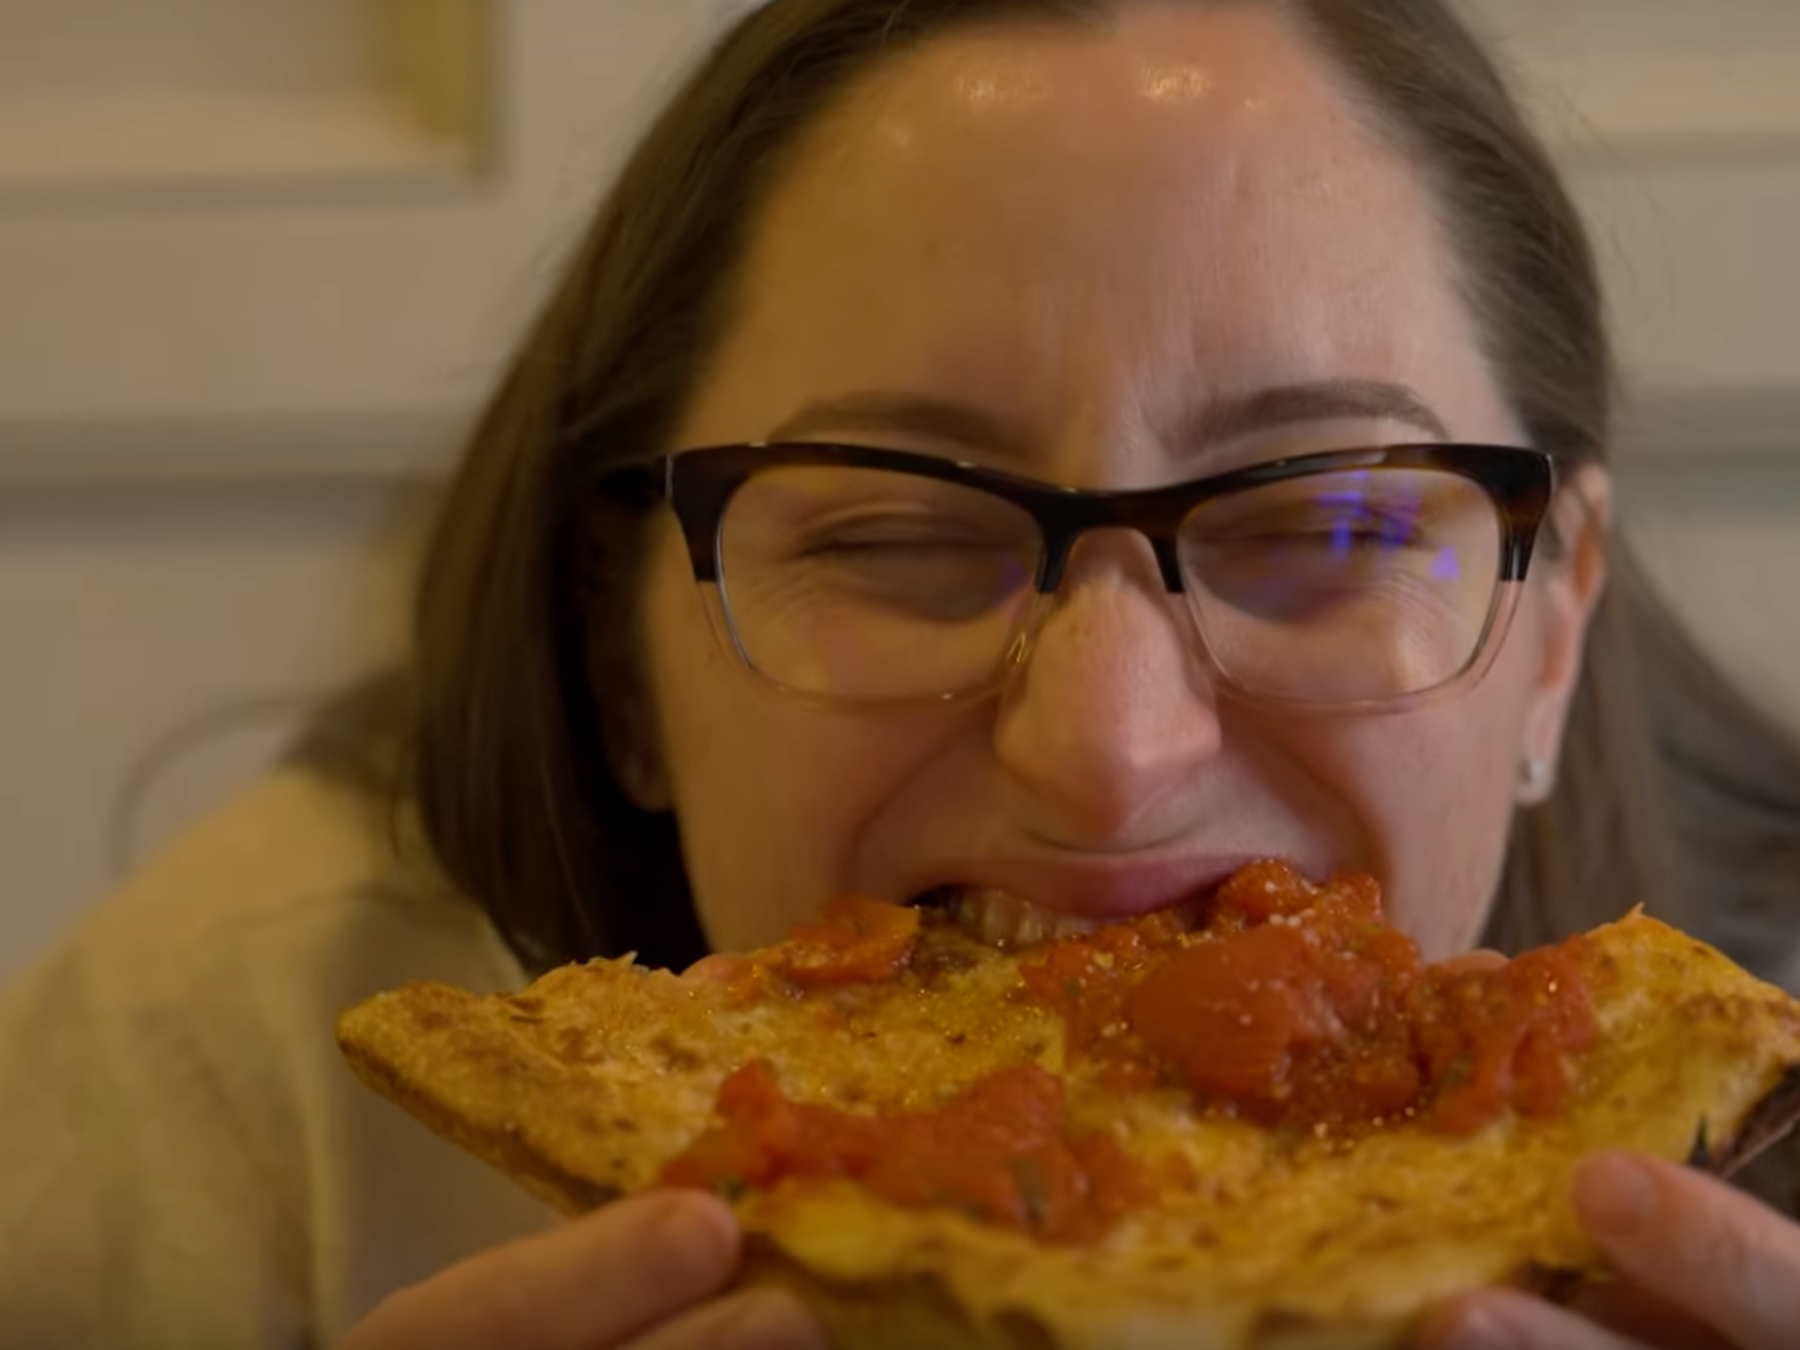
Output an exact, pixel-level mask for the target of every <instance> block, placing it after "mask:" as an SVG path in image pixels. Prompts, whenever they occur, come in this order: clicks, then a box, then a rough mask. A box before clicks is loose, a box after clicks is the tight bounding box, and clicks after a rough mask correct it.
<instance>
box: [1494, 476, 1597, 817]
mask: <svg viewBox="0 0 1800 1350" xmlns="http://www.w3.org/2000/svg"><path fill="white" fill-rule="evenodd" d="M1612 527H1613V487H1612V477H1611V475H1610V474H1608V473H1607V471H1606V470H1605V469H1604V468H1602V467H1600V466H1599V465H1596V464H1589V465H1583V466H1582V467H1581V468H1580V469H1578V470H1576V471H1575V473H1574V474H1573V475H1572V476H1571V478H1570V479H1569V481H1568V482H1566V483H1564V484H1563V485H1562V486H1561V488H1560V489H1559V491H1558V492H1557V495H1556V500H1555V501H1554V502H1552V503H1551V507H1550V517H1549V519H1548V520H1547V521H1546V522H1545V526H1544V532H1543V533H1542V534H1541V535H1540V536H1539V540H1538V547H1537V552H1536V559H1535V561H1534V562H1533V564H1532V566H1533V570H1534V571H1536V570H1537V569H1538V568H1540V567H1541V568H1542V569H1543V571H1542V573H1541V576H1542V591H1541V595H1542V604H1541V605H1540V606H1538V622H1539V623H1540V625H1541V632H1540V641H1539V658H1538V668H1537V673H1536V679H1535V681H1534V684H1533V688H1532V693H1531V701H1530V704H1529V706H1528V708H1527V710H1526V717H1525V743H1524V745H1523V746H1521V747H1520V754H1519V759H1520V763H1521V764H1523V765H1532V766H1536V768H1535V771H1533V772H1529V773H1522V774H1521V775H1520V781H1519V789H1518V799H1519V803H1520V805H1523V806H1536V805H1538V804H1539V803H1541V802H1543V801H1545V800H1546V799H1547V798H1548V797H1549V796H1550V794H1551V793H1552V791H1554V790H1555V786H1556V763H1557V759H1558V757H1559V755H1560V753H1561V750H1562V738H1563V728H1564V727H1565V726H1566V725H1567V723H1568V717H1569V706H1570V704H1571V702H1572V701H1573V700H1574V697H1575V690H1576V687H1577V686H1578V685H1579V683H1580V681H1581V668H1582V656H1583V653H1584V652H1585V650H1586V645H1587V632H1588V625H1589V623H1590V622H1591V621H1592V619H1593V617H1594V610H1595V608H1596V607H1597V606H1598V605H1599V603H1600V597H1601V596H1602V595H1603V594H1604V593H1605V591H1606V578H1607V558H1608V554H1609V549H1610V540H1611V538H1612Z"/></svg>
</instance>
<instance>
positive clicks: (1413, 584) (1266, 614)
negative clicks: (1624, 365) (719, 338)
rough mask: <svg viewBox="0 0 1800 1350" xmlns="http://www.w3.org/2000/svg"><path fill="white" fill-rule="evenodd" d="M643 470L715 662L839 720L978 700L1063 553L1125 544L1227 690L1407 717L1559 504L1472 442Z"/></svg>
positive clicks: (1542, 460) (747, 456) (798, 461)
mask: <svg viewBox="0 0 1800 1350" xmlns="http://www.w3.org/2000/svg"><path fill="white" fill-rule="evenodd" d="M647 468H648V470H649V472H651V473H653V474H655V476H656V479H657V486H658V489H659V491H660V495H662V496H663V497H665V498H666V499H667V501H668V502H669V504H670V505H671V506H672V507H673V509H674V511H675V514H676V516H677V518H678V519H679V521H680V524H681V528H682V532H683V534H684V535H685V537H686V541H687V548H688V552H689V554H690V557H691V559H692V563H693V571H694V577H695V580H696V581H697V582H699V583H700V584H701V585H702V587H703V588H704V589H705V590H706V591H707V592H708V601H709V608H710V610H711V613H712V616H713V619H714V625H715V628H716V630H717V632H718V634H719V637H720V639H721V640H722V641H723V643H724V644H725V646H726V647H727V649H729V650H730V651H731V652H732V653H734V654H735V655H736V656H737V657H738V658H739V659H741V660H742V661H743V662H744V663H745V664H746V665H747V666H749V667H750V669H752V670H753V671H755V672H757V673H758V674H760V675H762V676H763V677H764V678H766V679H768V680H771V681H773V682H774V683H775V684H777V685H779V686H781V687H782V688H784V689H786V690H789V691H791V692H794V693H797V694H802V695H808V696H813V697H818V698H822V699H828V700H834V701H846V702H853V703H900V702H907V701H913V700H928V699H953V698H959V697H970V696H975V695H980V694H984V693H988V692H991V691H992V690H994V689H995V688H997V687H998V686H1000V685H1001V684H1002V683H1003V682H1004V681H1005V680H1006V679H1007V678H1008V676H1009V674H1010V672H1011V671H1013V670H1014V669H1015V668H1017V667H1018V666H1019V665H1021V664H1022V663H1023V662H1024V661H1025V660H1026V659H1027V657H1028V656H1029V654H1030V652H1031V649H1032V645H1033V642H1034V640H1035V638H1036V636H1037V633H1038V631H1039V629H1040V628H1041V626H1042V624H1043V622H1044V620H1045V618H1046V617H1047V616H1048V615H1049V613H1050V612H1051V611H1052V610H1053V609H1054V606H1055V596H1056V592H1057V589H1058V587H1059V586H1060V584H1061V581H1062V577H1063V574H1064V572H1065V570H1066V569H1067V566H1068V562H1069V558H1070V555H1071V553H1072V551H1073V549H1074V546H1075V544H1076V542H1077V541H1078V540H1079V539H1080V538H1081V537H1082V536H1083V535H1084V534H1086V533H1088V532H1089V531H1093V530H1100V529H1119V528H1123V529H1128V530H1134V531H1136V532H1138V533H1139V534H1141V535H1142V536H1143V537H1144V538H1145V539H1146V540H1147V541H1148V542H1149V544H1150V547H1151V550H1152V552H1153V555H1154V557H1155V560H1156V565H1157V568H1158V570H1159V571H1160V573H1161V579H1162V583H1163V585H1164V587H1165V588H1166V589H1167V590H1168V592H1169V593H1170V594H1171V595H1175V596H1179V597H1181V598H1182V599H1183V600H1184V601H1185V604H1186V606H1187V609H1188V611H1189V613H1190V614H1191V615H1192V618H1193V625H1194V630H1195V632H1196V633H1197V635H1198V638H1199V641H1200V644H1201V646H1202V647H1203V648H1204V654H1205V656H1206V658H1207V659H1208V660H1209V661H1210V663H1211V665H1212V666H1213V668H1214V669H1215V671H1216V674H1217V676H1218V677H1219V678H1220V679H1221V680H1222V681H1223V682H1224V684H1226V685H1228V686H1229V687H1231V688H1232V689H1233V690H1235V691H1236V692H1237V693H1238V694H1239V695H1241V696H1243V697H1246V698H1249V699H1252V700H1257V701H1264V702H1271V703H1277V704H1282V705H1287V706H1297V707H1311V708H1321V709H1325V708H1329V709H1357V708H1370V709H1373V708H1383V709H1386V708H1394V707H1398V706H1403V705H1407V704H1410V703H1412V702H1415V701H1417V700H1421V699H1424V698H1427V697H1430V696H1433V695H1437V694H1441V693H1444V692H1446V691H1449V690H1451V689H1454V688H1457V687H1460V686H1461V685H1462V684H1463V683H1464V682H1466V681H1473V680H1474V679H1477V678H1479V676H1480V674H1481V673H1482V672H1483V671H1484V670H1485V669H1486V666H1487V664H1488V663H1489V662H1490V661H1491V660H1492V656H1493V653H1494V651H1495V650H1496V649H1497V648H1498V645H1499V640H1500V638H1501V637H1502V636H1503V635H1504V633H1505V630H1506V626H1507V624H1508V622H1509V621H1510V618H1511V614H1512V610H1513V607H1514V605H1515V604H1516V600H1517V593H1518V586H1517V585H1516V584H1515V583H1518V582H1522V581H1523V580H1524V579H1525V576H1526V572H1527V569H1528V568H1529V566H1530V563H1531V554H1532V548H1533V544H1534V542H1535V540H1536V538H1537V534H1538V530H1539V528H1540V526H1541V524H1542V522H1543V519H1544V516H1545V513H1546V511H1547V510H1548V508H1549V504H1550V501H1551V498H1552V496H1553V494H1554V491H1555V485H1556V482H1555V469H1554V466H1553V463H1552V461H1551V459H1550V457H1549V456H1548V455H1545V454H1542V453H1539V452H1537V451H1534V450H1523V449H1516V448H1510V447H1501V446H1484V445H1400V446H1388V447H1383V448H1379V449H1367V450H1339V451H1333V452H1330V453H1325V454H1315V455H1307V456H1303V457H1298V458H1292V459H1284V460H1278V461H1275V462H1272V463H1267V464H1259V465H1256V466H1254V467H1250V468H1245V469H1239V470H1236V471H1233V472H1229V473H1223V474H1219V475H1216V476H1214V477H1209V478H1202V479H1199V480H1197V481H1195V482H1190V483H1181V484H1177V485H1174V486H1170V487H1162V488H1154V489H1150V490H1147V491H1127V492H1117V491H1100V490H1093V489H1084V488H1069V487H1059V486H1056V485H1053V484H1047V483H1042V482H1038V481H1035V480H1032V479H1028V478H1023V477H1019V476H1016V475H1013V474H1008V473H1003V472H999V471H996V470H992V469H987V468H982V467H979V466H976V465H971V464H964V463H958V462H955V461H952V460H947V459H942V458H939V457H936V456H931V455H920V454H913V453H909V452H905V451H898V450H878V449H870V448H866V447H860V446H843V445H826V444H815V443H810V442H809V443H799V444H771V445H737V446H724V447H718V448H712V449H696V450H686V451H681V452H678V453H676V454H673V455H668V456H665V457H663V458H661V459H659V460H656V461H654V462H653V463H652V464H651V465H649V466H647ZM642 471H643V470H640V472H642Z"/></svg>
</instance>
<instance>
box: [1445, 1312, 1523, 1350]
mask: <svg viewBox="0 0 1800 1350" xmlns="http://www.w3.org/2000/svg"><path fill="white" fill-rule="evenodd" d="M1529 1344H1530V1342H1528V1341H1527V1340H1526V1339H1525V1337H1524V1336H1523V1335H1522V1334H1521V1333H1520V1331H1519V1329H1518V1328H1517V1327H1515V1326H1514V1325H1513V1324H1512V1323H1511V1322H1509V1321H1507V1320H1506V1318H1505V1317H1504V1316H1503V1315H1501V1314H1499V1313H1496V1312H1492V1311H1490V1310H1489V1309H1486V1308H1471V1309H1470V1310H1469V1311H1468V1312H1466V1313H1464V1314H1463V1315H1462V1316H1461V1317H1459V1318H1457V1320H1456V1323H1455V1325H1454V1326H1452V1327H1451V1328H1450V1330H1449V1333H1448V1334H1447V1335H1444V1336H1442V1337H1439V1338H1437V1339H1434V1340H1433V1341H1432V1350H1528V1346H1529Z"/></svg>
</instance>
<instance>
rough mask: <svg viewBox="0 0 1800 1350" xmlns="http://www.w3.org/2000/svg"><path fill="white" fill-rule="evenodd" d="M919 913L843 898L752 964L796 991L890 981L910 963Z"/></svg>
mask: <svg viewBox="0 0 1800 1350" xmlns="http://www.w3.org/2000/svg"><path fill="white" fill-rule="evenodd" d="M918 940H919V911H918V910H916V909H911V908H907V907H904V906H901V905H890V904H886V903H885V902H883V901H880V900H871V899H869V898H868V897H866V896H861V895H849V896H843V897H841V898H840V899H837V900H833V901H832V902H831V903H830V904H828V905H826V906H825V909H824V911H823V912H822V913H821V914H820V916H819V921H818V922H817V923H810V924H795V925H794V928H793V930H792V931H791V932H790V933H789V935H788V940H787V941H786V942H784V943H782V944H781V945H780V946H779V947H769V948H766V949H765V950H763V951H760V952H758V953H756V955H755V961H756V963H757V964H759V965H761V966H762V967H763V968H765V969H767V970H771V971H773V972H775V973H776V974H777V975H780V976H781V977H783V978H784V979H786V980H787V981H789V982H790V983H792V984H795V985H798V986H800V987H801V988H802V989H807V988H819V987H822V986H832V985H843V984H859V983H872V982H874V981H877V980H886V979H891V978H893V977H894V976H895V975H898V974H899V973H900V972H901V971H902V970H904V969H905V968H906V966H907V964H908V963H909V962H910V961H911V960H912V954H913V947H914V946H915V945H916V944H917V943H918Z"/></svg>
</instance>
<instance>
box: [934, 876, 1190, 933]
mask: <svg viewBox="0 0 1800 1350" xmlns="http://www.w3.org/2000/svg"><path fill="white" fill-rule="evenodd" d="M1215 889H1216V888H1215V887H1210V886H1209V887H1207V888H1206V889H1205V890H1204V891H1202V892H1199V893H1196V894H1195V895H1193V896H1192V897H1190V898H1188V899H1186V900H1183V901H1181V902H1180V903H1179V904H1177V905H1174V906H1171V907H1170V912H1171V913H1172V914H1174V915H1175V916H1177V917H1178V918H1179V919H1180V921H1181V923H1182V926H1183V927H1184V928H1187V929H1192V928H1194V927H1196V926H1198V924H1199V923H1200V921H1201V919H1202V918H1203V917H1204V912H1205V910H1206V907H1207V905H1208V902H1209V901H1210V900H1211V899H1212V894H1213V891H1214V890H1215ZM907 903H908V904H910V905H913V906H916V907H918V908H921V909H932V910H936V911H938V912H939V913H941V914H944V915H945V916H947V917H948V918H949V919H950V920H951V922H953V923H954V924H955V925H956V926H957V927H958V928H961V929H962V930H963V931H964V932H966V933H968V934H969V935H970V936H971V937H973V938H976V939H977V940H978V941H981V942H985V943H987V944H988V945H990V946H994V947H1001V948H1016V947H1031V946H1036V945H1037V944H1038V943H1041V942H1054V941H1056V940H1058V939H1060V938H1072V937H1085V936H1087V935H1088V934H1089V933H1093V932H1096V931H1098V930H1099V929H1101V928H1105V927H1106V926H1107V925H1109V924H1114V923H1122V922H1124V921H1125V920H1127V919H1130V918H1134V917H1137V916H1135V915H1131V914H1118V915H1108V916H1098V915H1092V914H1070V913H1068V912H1066V911H1063V910H1056V909H1051V908H1049V907H1048V906H1045V905H1040V904H1036V903H1034V902H1033V901H1030V900H1026V899H1024V898H1023V897H1022V896H1017V895H1014V894H1012V893H1011V892H1010V891H1003V890H999V889H997V888H995V887H992V886H937V887H934V888H932V889H931V890H929V891H925V892H923V893H922V894H920V895H917V896H914V897H913V898H912V899H911V900H910V901H908V902H907Z"/></svg>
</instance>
